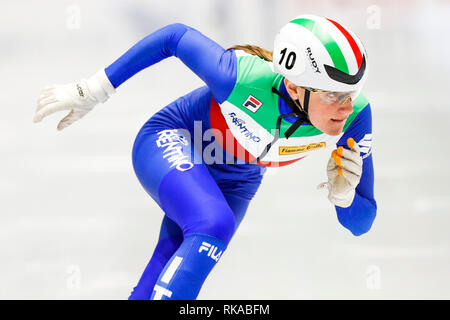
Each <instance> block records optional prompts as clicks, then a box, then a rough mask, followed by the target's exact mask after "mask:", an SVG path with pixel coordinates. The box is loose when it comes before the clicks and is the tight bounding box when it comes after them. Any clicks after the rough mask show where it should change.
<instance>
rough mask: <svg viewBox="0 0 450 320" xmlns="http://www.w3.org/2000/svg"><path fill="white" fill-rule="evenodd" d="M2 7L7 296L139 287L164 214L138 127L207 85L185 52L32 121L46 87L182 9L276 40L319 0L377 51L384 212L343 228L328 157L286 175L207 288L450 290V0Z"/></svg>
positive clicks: (107, 293)
mask: <svg viewBox="0 0 450 320" xmlns="http://www.w3.org/2000/svg"><path fill="white" fill-rule="evenodd" d="M394 3H395V4H394ZM0 12H1V19H0V48H1V49H0V74H1V77H0V83H1V85H0V110H1V115H0V155H1V156H0V219H1V220H0V298H1V299H126V298H127V297H128V295H129V293H130V291H131V289H132V287H133V286H134V285H135V284H136V283H137V281H138V279H139V277H140V275H141V272H142V271H143V270H144V267H145V266H146V264H147V262H148V260H149V258H150V256H151V254H152V251H153V248H154V246H155V243H156V240H157V236H158V233H159V227H160V222H161V219H162V211H161V210H160V209H159V207H158V206H157V205H156V204H155V203H154V202H153V200H152V199H151V198H150V197H149V196H148V195H147V194H146V193H145V192H144V190H143V188H142V187H141V186H140V184H139V182H138V181H137V179H136V177H135V175H134V172H133V169H132V164H131V148H132V144H133V141H134V138H135V136H136V134H137V132H138V130H139V129H140V127H141V126H142V125H143V123H144V122H145V121H146V120H147V119H148V118H149V117H150V116H151V115H152V114H154V113H155V112H156V111H158V110H159V109H160V108H162V107H164V106H165V105H167V104H168V103H170V102H171V101H173V100H175V99H176V98H177V97H179V96H181V95H183V94H185V93H187V92H189V91H191V90H193V89H195V88H197V87H199V86H201V85H203V84H202V82H201V80H200V79H199V78H197V77H196V76H195V75H194V74H193V73H192V72H191V71H190V70H189V69H187V68H186V67H185V66H184V65H183V64H182V63H181V62H179V61H177V60H176V58H170V59H167V60H165V61H163V62H161V63H159V64H157V65H155V66H153V67H152V68H150V69H148V70H145V71H143V72H141V73H139V74H138V75H136V76H135V77H133V78H132V79H130V80H129V81H128V82H126V83H125V84H124V85H122V86H121V87H120V89H119V90H118V92H117V94H116V95H114V96H113V97H112V98H111V99H110V100H109V101H108V102H107V103H106V104H104V105H100V106H98V107H97V108H96V110H94V111H93V112H92V113H90V114H89V115H87V116H86V117H85V118H84V119H82V120H81V121H79V122H77V123H75V124H74V125H73V126H72V127H69V128H68V129H66V130H64V131H62V132H58V131H56V125H57V122H58V121H59V119H61V118H62V117H63V116H64V115H65V114H61V113H59V114H56V115H53V116H50V117H49V118H46V119H44V120H43V122H41V123H39V124H34V123H33V122H32V119H33V116H34V110H35V105H36V100H37V98H38V95H39V92H40V90H41V89H42V88H43V87H44V86H46V85H49V84H53V83H66V82H71V81H74V80H76V79H79V78H82V77H88V76H90V75H92V74H93V73H94V72H96V71H97V70H99V69H101V68H104V67H106V66H108V65H109V64H110V63H111V62H112V61H114V60H115V59H116V58H117V57H119V56H120V55H121V54H122V53H123V52H124V51H125V50H127V49H128V48H129V47H130V46H131V45H133V44H134V43H135V42H137V41H138V40H140V39H141V38H142V37H144V36H145V35H147V34H148V33H150V32H153V31H155V30H156V29H158V28H160V27H163V26H165V25H167V24H170V23H174V22H182V23H185V24H187V25H190V26H192V27H195V28H197V29H198V30H200V31H201V32H203V33H204V34H206V35H207V36H209V37H211V38H212V39H214V40H215V41H217V42H218V43H220V44H221V45H222V46H224V47H230V46H232V45H234V44H245V43H252V44H257V45H260V46H262V47H266V48H268V49H272V39H273V37H274V35H275V33H276V32H277V30H278V29H279V28H280V27H281V26H282V25H283V24H284V23H286V22H287V21H288V19H290V18H292V17H293V16H295V15H297V14H302V13H313V14H320V15H325V16H329V17H331V18H335V19H337V20H339V21H341V22H342V23H343V24H345V25H347V26H349V27H350V28H351V29H352V30H354V31H355V33H356V34H358V35H359V37H360V38H361V39H362V40H363V42H364V43H365V46H366V48H367V50H368V52H369V63H370V76H369V80H368V83H367V85H366V88H365V90H364V92H365V94H366V96H367V97H368V99H369V100H370V102H371V105H372V110H373V118H374V124H373V127H374V137H375V140H374V141H375V142H374V149H373V155H374V166H375V196H376V200H377V203H378V213H377V218H376V220H375V223H374V225H373V227H372V230H371V231H370V232H369V233H367V234H365V235H363V236H361V237H354V236H352V235H351V233H350V232H349V231H347V230H346V229H344V228H343V227H342V226H341V225H340V224H339V222H338V221H337V218H336V214H335V211H334V208H333V207H332V205H331V204H330V203H329V202H328V200H327V198H326V192H325V191H317V190H316V189H315V188H316V186H317V184H318V183H320V182H322V181H325V179H326V171H325V166H326V162H327V160H328V158H327V157H328V153H323V154H322V157H320V156H318V157H316V158H311V159H305V160H301V161H300V162H298V163H297V164H294V165H292V166H288V167H284V168H280V169H277V170H274V171H271V172H270V173H269V174H268V175H267V176H266V177H265V178H264V181H263V184H262V186H261V188H260V190H259V191H258V193H257V194H256V196H255V198H254V200H253V202H252V203H251V205H250V208H249V210H248V212H247V216H246V218H245V219H244V221H243V223H242V225H241V227H240V229H239V230H238V232H237V234H236V235H235V238H234V239H233V240H232V242H231V244H230V246H229V249H228V251H227V252H226V254H225V255H224V256H223V258H222V259H221V261H220V263H219V264H218V265H217V266H216V268H215V269H214V270H213V272H212V273H211V275H210V277H209V278H208V280H207V281H206V283H205V285H204V287H203V289H202V291H201V293H200V296H199V299H322V298H326V299H419V298H421V299H422V298H423V299H435V298H437V299H444V298H445V299H449V298H450V232H449V230H450V200H449V191H450V190H449V189H450V188H449V181H450V166H449V156H450V150H449V143H448V141H447V142H446V140H445V139H447V138H448V137H449V136H450V102H449V100H450V98H449V97H448V96H447V95H449V89H450V87H449V76H448V75H449V74H450V60H449V59H448V57H449V56H450V42H448V34H450V22H449V18H450V1H406V0H399V1H388V0H372V1H365V0H364V1H356V0H339V1H337V0H336V1H319V0H316V1H299V0H296V1H294V0H282V1H281V0H280V1H270V0H251V1H250V0H246V1H238V0H233V1H231V0H228V1H221V0H217V1H212V0H185V1H182V0H176V1H174V0H169V1H144V0H140V1H138V0H128V1H111V0H110V1H107V0H101V1H99V0H98V1H87V0H78V1H77V0H71V1H67V0H61V1H49V0H45V1H44V0H40V1H31V0H29V1H26V0H21V1H12V0H7V1H1V2H0Z"/></svg>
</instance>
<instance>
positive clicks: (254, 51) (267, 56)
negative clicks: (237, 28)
mask: <svg viewBox="0 0 450 320" xmlns="http://www.w3.org/2000/svg"><path fill="white" fill-rule="evenodd" d="M231 49H235V50H243V51H245V52H247V53H249V54H251V55H254V56H258V57H260V58H262V59H264V60H266V61H272V60H273V54H272V51H269V50H267V49H264V48H261V47H258V46H255V45H251V44H246V45H236V46H233V47H231V48H228V49H227V50H231Z"/></svg>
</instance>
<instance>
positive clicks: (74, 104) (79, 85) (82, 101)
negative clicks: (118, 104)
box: [34, 70, 115, 130]
mask: <svg viewBox="0 0 450 320" xmlns="http://www.w3.org/2000/svg"><path fill="white" fill-rule="evenodd" d="M114 92H115V89H114V87H113V86H112V84H111V82H110V81H109V79H108V78H107V76H106V74H105V72H104V71H103V70H101V71H99V72H98V73H97V74H95V75H94V76H93V77H91V78H89V79H81V80H79V81H77V82H74V83H70V84H64V85H53V86H49V87H46V88H44V89H43V90H42V91H41V94H40V96H39V99H38V102H37V108H36V114H35V116H34V122H40V121H41V120H42V119H43V118H45V117H46V116H48V115H50V114H53V113H55V112H57V111H63V110H69V111H70V112H69V114H67V115H66V116H65V117H64V118H63V119H62V120H61V121H60V122H59V123H58V130H62V129H64V128H66V127H68V126H69V125H71V124H72V123H74V122H75V121H77V120H78V119H81V118H82V117H84V116H85V115H86V114H87V113H88V112H89V111H91V110H92V109H93V108H94V106H95V105H96V104H98V103H99V102H102V103H103V102H105V101H106V100H107V99H108V98H109V96H110V95H111V94H113V93H114Z"/></svg>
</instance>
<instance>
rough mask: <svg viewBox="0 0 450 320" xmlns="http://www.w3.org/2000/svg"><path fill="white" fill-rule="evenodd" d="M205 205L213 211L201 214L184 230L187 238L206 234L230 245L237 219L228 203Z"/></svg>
mask: <svg viewBox="0 0 450 320" xmlns="http://www.w3.org/2000/svg"><path fill="white" fill-rule="evenodd" d="M204 205H205V208H208V209H210V210H211V211H209V212H206V213H205V214H199V215H198V217H197V219H195V220H194V221H192V223H190V224H189V226H187V228H186V229H185V230H184V234H185V236H186V235H189V234H194V233H199V234H205V235H209V236H212V237H215V238H218V239H220V240H221V241H223V242H224V243H226V244H228V243H229V242H230V240H231V237H232V236H233V233H234V229H235V219H234V215H233V212H232V211H231V209H230V207H229V206H228V205H227V204H226V203H218V202H215V203H214V204H213V205H212V206H208V204H204Z"/></svg>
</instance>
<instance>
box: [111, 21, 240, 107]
mask: <svg viewBox="0 0 450 320" xmlns="http://www.w3.org/2000/svg"><path fill="white" fill-rule="evenodd" d="M171 56H175V57H177V58H179V59H180V60H181V61H182V62H183V63H184V64H185V65H186V66H188V67H189V68H190V69H191V70H192V71H193V72H194V73H195V74H197V75H198V76H199V77H200V78H201V79H202V80H203V81H204V82H205V83H206V84H207V85H208V87H209V88H210V89H211V91H212V92H213V95H214V97H215V99H216V100H217V101H218V102H219V103H220V102H223V101H224V100H226V99H227V98H228V96H229V94H230V93H231V91H232V89H233V87H234V85H235V82H236V55H235V53H234V51H233V50H231V51H226V50H225V49H224V48H222V47H221V46H219V45H218V44H217V43H215V42H214V41H212V40H211V39H209V38H208V37H206V36H204V35H203V34H201V33H200V32H198V31H197V30H195V29H193V28H191V27H188V26H186V25H184V24H180V23H176V24H171V25H168V26H166V27H164V28H162V29H159V30H157V31H155V32H153V33H151V34H150V35H148V36H146V37H145V38H144V39H142V40H141V41H139V42H138V43H136V44H135V45H134V46H133V47H132V48H130V49H129V50H128V51H127V52H126V53H125V54H123V55H122V56H121V57H120V58H119V59H117V60H116V61H115V62H113V63H112V64H111V65H110V66H109V67H107V68H106V69H105V72H106V75H107V76H108V78H109V80H110V81H111V84H112V85H113V86H114V88H117V87H118V86H120V85H121V84H122V83H123V82H125V81H126V80H128V79H129V78H131V77H132V76H133V75H134V74H136V73H138V72H139V71H141V70H143V69H145V68H147V67H149V66H151V65H153V64H155V63H157V62H159V61H161V60H163V59H166V58H168V57H171Z"/></svg>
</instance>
